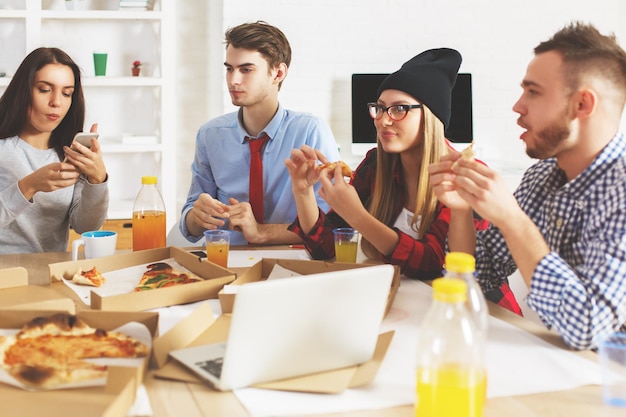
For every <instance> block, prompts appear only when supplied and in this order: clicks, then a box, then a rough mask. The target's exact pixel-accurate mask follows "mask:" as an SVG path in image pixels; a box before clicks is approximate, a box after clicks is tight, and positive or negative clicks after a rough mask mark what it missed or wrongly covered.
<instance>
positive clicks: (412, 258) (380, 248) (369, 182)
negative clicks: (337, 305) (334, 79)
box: [285, 48, 520, 313]
mask: <svg viewBox="0 0 626 417" xmlns="http://www.w3.org/2000/svg"><path fill="white" fill-rule="evenodd" d="M460 65H461V55H460V54H459V53H458V52H457V51H455V50H453V49H448V48H440V49H432V50H428V51H425V52H422V53H421V54H419V55H417V56H415V57H413V58H412V59H411V60H409V61H408V62H406V63H405V64H404V65H402V68H401V69H400V70H398V71H396V72H394V73H393V74H391V75H389V76H388V77H387V78H386V79H385V80H384V81H383V82H382V84H381V86H380V87H379V89H378V101H377V102H375V103H370V104H368V107H369V113H370V116H372V119H373V120H374V125H375V126H376V132H377V139H378V146H377V148H375V149H372V150H371V151H369V152H368V154H367V155H366V157H365V159H364V160H363V161H362V162H361V164H360V165H359V167H358V168H357V170H356V171H355V173H354V176H353V178H352V180H351V181H350V183H347V182H345V181H344V179H343V176H342V173H341V168H340V167H336V168H335V169H334V170H332V169H320V168H319V166H318V162H317V161H318V160H320V161H321V162H323V163H326V162H328V161H327V159H326V157H325V156H324V155H323V154H321V153H320V152H319V151H315V150H313V149H311V148H310V147H306V146H303V147H301V148H300V149H294V150H292V152H291V158H290V159H287V160H286V161H285V165H286V166H287V169H288V170H289V174H290V176H291V180H292V183H293V193H294V197H295V201H296V207H297V210H298V217H297V218H296V220H295V221H294V223H293V224H291V225H290V226H289V230H291V231H293V232H295V233H297V234H298V235H299V236H300V237H302V239H303V241H304V244H305V246H306V248H307V249H308V250H309V252H310V253H311V255H312V256H313V257H314V258H315V259H330V258H332V257H334V256H335V247H334V241H333V235H332V229H333V228H336V227H352V228H355V229H357V230H358V231H359V232H360V233H361V236H362V240H361V246H362V249H363V252H364V253H365V255H367V257H368V258H371V259H376V260H382V261H383V262H386V263H390V264H394V265H399V266H400V268H401V271H402V274H403V275H405V276H408V277H410V278H414V279H422V280H425V279H432V278H435V277H437V276H440V275H441V274H442V269H443V261H444V255H445V245H446V236H447V234H448V226H449V222H450V211H449V209H448V208H446V207H444V206H443V205H442V204H441V203H440V202H439V201H438V200H437V197H436V196H435V194H434V192H433V188H432V186H431V185H430V184H429V176H428V166H429V165H430V164H431V163H433V162H435V161H439V159H440V158H441V157H442V156H443V155H444V154H447V153H448V147H447V143H446V139H445V137H444V132H445V129H446V127H447V126H448V123H449V121H450V102H451V93H452V87H453V86H454V83H455V81H456V77H457V72H458V69H459V67H460ZM318 181H319V182H320V183H321V188H320V190H319V195H320V196H321V197H322V198H323V199H324V200H325V201H326V202H327V203H328V204H329V206H330V207H331V210H330V211H329V212H328V213H324V212H323V211H322V210H320V209H319V208H318V206H317V204H316V202H315V195H314V191H313V185H314V184H316V183H317V182H318ZM476 227H483V228H484V227H486V224H485V223H484V222H480V221H476ZM486 295H487V298H490V299H493V300H494V301H496V302H501V304H502V305H503V306H505V307H507V308H509V309H511V310H513V311H516V312H518V313H519V311H520V310H519V306H518V305H517V303H516V301H515V298H514V297H513V294H512V292H511V291H510V289H509V288H508V285H506V284H505V285H503V287H502V288H498V289H496V290H494V294H486Z"/></svg>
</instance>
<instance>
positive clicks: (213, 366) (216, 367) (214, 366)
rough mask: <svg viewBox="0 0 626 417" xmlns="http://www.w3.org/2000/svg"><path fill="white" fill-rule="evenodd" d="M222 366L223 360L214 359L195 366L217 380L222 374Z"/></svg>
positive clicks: (197, 363)
mask: <svg viewBox="0 0 626 417" xmlns="http://www.w3.org/2000/svg"><path fill="white" fill-rule="evenodd" d="M223 364H224V358H215V359H211V360H208V361H201V362H196V366H199V367H200V368H202V369H204V370H205V371H207V372H208V373H210V374H211V375H213V376H215V377H216V378H219V377H220V375H221V374H222V365H223Z"/></svg>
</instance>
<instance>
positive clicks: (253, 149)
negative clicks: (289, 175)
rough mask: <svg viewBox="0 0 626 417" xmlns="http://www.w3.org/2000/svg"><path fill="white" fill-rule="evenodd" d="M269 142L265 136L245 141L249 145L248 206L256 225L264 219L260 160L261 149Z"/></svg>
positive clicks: (247, 138)
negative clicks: (250, 207)
mask: <svg viewBox="0 0 626 417" xmlns="http://www.w3.org/2000/svg"><path fill="white" fill-rule="evenodd" d="M268 140H269V137H268V136H267V135H265V134H264V135H263V136H261V137H259V138H258V139H250V138H249V137H247V136H246V141H247V142H248V143H249V144H250V205H251V206H252V212H253V213H254V218H255V219H256V221H257V223H263V220H264V219H265V215H264V210H263V161H262V160H261V148H263V145H265V142H267V141H268Z"/></svg>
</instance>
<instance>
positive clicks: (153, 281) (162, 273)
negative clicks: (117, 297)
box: [135, 262, 202, 291]
mask: <svg viewBox="0 0 626 417" xmlns="http://www.w3.org/2000/svg"><path fill="white" fill-rule="evenodd" d="M147 268H148V270H147V271H146V272H144V273H143V275H142V276H141V280H140V281H139V284H137V286H136V287H135V291H145V290H153V289H155V288H166V287H173V286H175V285H182V284H190V283H192V282H198V281H202V278H200V277H197V276H194V275H193V274H191V273H188V272H182V271H176V270H175V269H174V268H172V266H171V265H170V264H168V263H165V262H156V263H153V264H150V265H148V266H147Z"/></svg>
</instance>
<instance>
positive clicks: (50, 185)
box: [17, 162, 80, 200]
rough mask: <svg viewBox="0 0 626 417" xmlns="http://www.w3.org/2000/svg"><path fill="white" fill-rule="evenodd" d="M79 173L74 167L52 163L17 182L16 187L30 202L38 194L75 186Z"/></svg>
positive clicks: (62, 163)
mask: <svg viewBox="0 0 626 417" xmlns="http://www.w3.org/2000/svg"><path fill="white" fill-rule="evenodd" d="M79 176H80V173H79V172H78V171H77V170H76V167H74V165H72V164H70V163H66V162H54V163H52V164H49V165H45V166H43V167H41V168H39V169H38V170H36V171H34V172H33V173H32V174H30V175H27V176H25V177H24V178H22V179H21V180H19V181H18V182H17V186H18V188H19V189H20V191H21V192H22V194H23V195H24V197H26V199H27V200H31V199H32V198H33V196H34V195H35V194H36V193H38V192H50V191H56V190H60V189H62V188H67V187H71V186H72V185H74V184H76V182H77V181H78V178H79Z"/></svg>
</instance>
